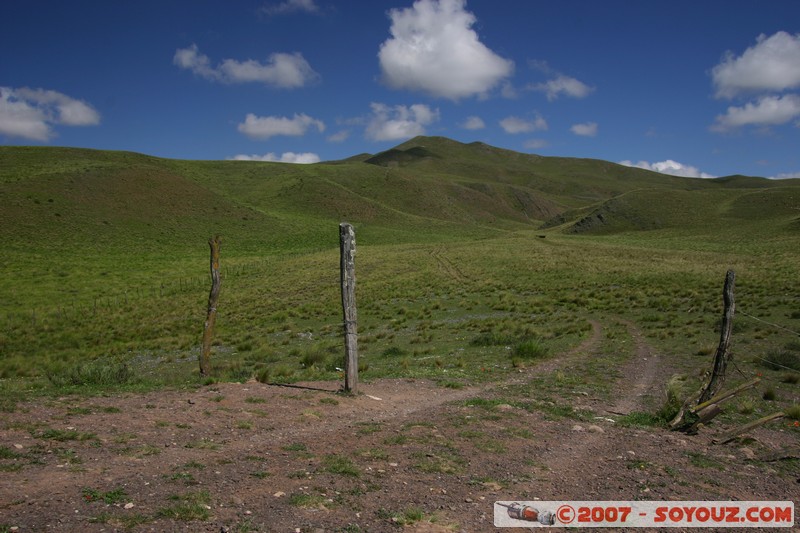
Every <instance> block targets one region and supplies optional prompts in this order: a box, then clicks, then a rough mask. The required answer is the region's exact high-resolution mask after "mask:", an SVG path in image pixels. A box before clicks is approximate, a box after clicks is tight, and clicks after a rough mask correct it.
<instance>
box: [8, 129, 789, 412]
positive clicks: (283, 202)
mask: <svg viewBox="0 0 800 533" xmlns="http://www.w3.org/2000/svg"><path fill="white" fill-rule="evenodd" d="M445 141H446V140H441V139H422V140H418V141H417V142H418V143H423V144H425V150H412V151H411V152H410V155H409V154H401V156H402V157H401V156H398V155H397V154H391V153H389V154H388V155H384V156H383V158H382V159H380V160H379V161H377V162H378V163H381V164H384V165H386V166H381V165H378V164H369V163H364V162H361V161H345V162H339V163H332V164H319V165H310V166H302V165H281V164H271V163H250V162H188V161H167V160H161V159H156V158H150V157H147V156H141V155H138V154H128V153H114V152H91V151H82V150H69V149H35V148H30V149H25V148H9V147H2V148H0V156H2V157H0V202H1V203H0V205H2V209H0V237H1V238H2V240H3V242H4V245H5V246H4V252H5V253H4V260H5V261H4V263H5V265H4V270H3V276H2V277H0V394H2V396H3V398H6V399H9V398H11V399H13V398H17V397H20V395H21V394H26V393H36V392H45V393H47V392H51V391H58V392H64V391H75V392H81V391H85V392H89V393H94V392H97V391H99V390H141V389H149V388H154V387H163V386H170V387H173V386H196V385H198V384H199V383H201V380H200V378H199V377H198V367H197V357H198V354H199V348H200V346H199V345H200V339H201V335H202V329H203V321H204V319H205V313H206V301H207V297H208V290H209V284H210V278H209V275H208V261H209V260H208V245H207V240H208V238H209V237H211V236H212V235H215V234H219V235H221V236H222V239H223V244H222V252H221V265H222V272H223V285H222V292H221V297H220V302H219V307H218V309H219V314H218V322H217V330H216V334H215V346H214V350H213V353H212V362H213V365H214V369H215V373H216V376H215V378H214V379H219V380H237V381H241V380H247V379H250V378H256V379H258V380H260V381H264V382H297V381H305V380H340V379H342V377H341V371H340V370H338V369H340V368H342V367H343V353H344V350H343V346H342V344H343V343H342V338H341V333H342V325H341V320H342V319H341V304H340V292H339V270H338V268H339V252H338V223H339V222H340V221H348V222H351V223H353V224H354V226H355V228H356V239H357V254H356V277H357V288H356V296H357V301H358V313H359V322H358V328H359V350H360V355H361V378H362V379H364V380H374V379H378V378H384V377H404V378H427V379H432V380H435V381H437V382H438V383H440V384H441V385H442V386H444V387H453V388H461V387H465V386H469V385H474V384H478V383H483V382H486V381H499V380H503V379H504V378H505V377H507V376H509V375H510V374H512V373H514V372H516V371H517V370H518V369H519V368H521V367H526V366H529V365H533V364H535V363H536V362H537V361H538V360H541V359H545V358H557V357H559V356H560V355H562V354H564V353H566V352H568V351H569V350H570V349H572V348H574V347H576V346H578V345H579V344H580V343H581V342H582V341H584V340H586V339H587V338H589V336H590V335H591V330H592V328H591V324H590V321H595V322H598V323H600V324H601V325H602V326H603V331H604V333H603V334H604V341H603V342H604V343H603V348H602V350H603V356H604V358H603V360H601V361H587V364H586V365H585V366H584V367H583V368H582V369H580V370H576V372H577V375H578V376H579V378H578V379H581V380H583V381H584V382H586V383H591V384H592V386H593V387H595V388H596V389H597V390H598V391H602V388H603V379H602V377H601V376H602V375H605V374H613V365H616V364H618V363H620V362H622V361H624V360H625V359H626V358H627V357H629V356H630V355H631V354H630V350H629V348H630V345H631V342H630V338H628V333H627V332H626V328H624V327H622V326H620V324H623V323H624V322H625V321H628V322H631V323H633V324H635V325H636V326H637V327H638V328H640V329H641V330H642V332H643V333H644V335H645V337H646V340H647V342H648V343H650V344H651V345H652V346H653V348H654V349H655V350H658V351H659V352H660V353H662V354H664V355H665V357H666V358H668V361H669V365H668V366H669V368H670V369H671V371H674V372H675V373H676V374H678V375H679V376H681V378H680V379H681V380H683V381H682V382H683V383H684V385H685V387H687V388H691V385H692V383H695V382H696V381H697V379H698V372H699V370H700V369H701V368H703V367H704V365H707V364H708V360H709V357H710V354H711V353H713V348H714V347H715V345H716V342H717V340H718V334H719V333H718V329H717V328H718V323H719V319H720V316H721V313H722V298H721V291H722V284H723V281H724V277H725V272H726V271H727V270H728V269H734V270H735V271H736V274H737V284H736V298H737V306H738V307H737V309H738V310H739V311H740V313H739V314H737V317H736V326H735V328H734V338H733V343H734V350H735V356H736V361H737V365H738V366H739V369H740V370H741V371H742V373H743V374H748V375H750V374H754V373H761V374H762V375H763V376H764V377H765V379H766V378H769V379H770V380H772V381H771V383H772V382H774V385H773V386H774V387H775V388H776V390H775V393H776V396H777V400H776V401H778V402H780V401H784V402H791V401H796V398H797V394H798V393H797V382H796V381H795V382H794V383H792V380H791V375H792V373H793V372H797V371H800V368H797V369H795V370H792V366H793V365H794V364H795V361H796V360H800V348H798V344H797V341H798V337H797V332H798V331H800V290H798V277H799V276H798V275H799V274H800V246H798V244H800V238H798V237H799V236H800V233H798V232H800V222H798V221H800V213H798V212H797V210H798V207H799V206H800V194H799V193H800V187H798V186H797V184H796V183H794V182H786V183H782V184H775V183H765V182H764V181H765V180H755V179H753V178H743V177H737V178H731V179H729V180H719V181H718V180H712V181H704V180H683V179H679V178H666V177H663V176H656V175H653V174H652V173H648V172H646V171H642V170H640V169H627V168H624V167H618V166H617V165H613V164H611V163H605V162H596V161H591V160H566V159H563V158H538V159H536V156H527V155H524V154H514V153H513V152H506V151H502V150H498V149H494V148H491V147H486V146H485V145H474V146H473V145H460V144H459V143H454V144H451V143H452V141H447V142H445ZM409 148H413V147H410V146H406V145H401V147H399V149H400V152H402V151H404V150H405V151H408V150H409ZM448 162H449V163H448ZM659 180H660V181H659ZM598 214H599V215H602V220H601V219H600V218H598V217H597V215H598ZM582 220H588V221H589V222H586V223H583V224H581V221H582ZM598 221H600V222H598ZM782 328H783V329H782ZM763 359H768V360H772V359H776V360H780V361H782V362H781V363H779V364H778V365H777V366H774V365H773V366H772V367H770V366H769V365H768V364H766V363H764V361H763ZM604 361H605V363H604ZM669 377H670V376H665V385H666V381H667V380H668V379H669ZM564 379H565V380H567V381H569V379H572V378H571V377H570V376H564ZM757 401H758V403H757V404H756V405H755V407H754V409H755V410H759V409H767V407H769V405H770V404H765V403H764V402H767V401H771V400H762V399H760V398H758V399H757ZM745 407H747V406H745ZM744 410H747V409H744Z"/></svg>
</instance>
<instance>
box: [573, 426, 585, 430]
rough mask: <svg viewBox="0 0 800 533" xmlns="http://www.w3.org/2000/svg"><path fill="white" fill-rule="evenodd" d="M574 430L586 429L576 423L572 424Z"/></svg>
mask: <svg viewBox="0 0 800 533" xmlns="http://www.w3.org/2000/svg"><path fill="white" fill-rule="evenodd" d="M572 431H584V429H583V426H580V425H578V424H575V425H574V426H572Z"/></svg>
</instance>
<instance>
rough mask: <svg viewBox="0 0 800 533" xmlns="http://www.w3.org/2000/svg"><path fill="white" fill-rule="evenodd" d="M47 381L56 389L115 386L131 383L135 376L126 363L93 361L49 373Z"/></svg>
mask: <svg viewBox="0 0 800 533" xmlns="http://www.w3.org/2000/svg"><path fill="white" fill-rule="evenodd" d="M47 379H48V380H49V381H50V383H52V384H53V385H55V386H56V387H66V386H91V385H94V386H114V385H125V384H128V383H131V382H133V381H134V379H135V375H134V373H133V371H132V370H131V368H130V367H129V366H128V365H127V364H125V363H106V362H102V361H92V362H89V363H83V364H79V365H75V366H73V367H72V368H69V369H67V370H65V371H64V372H59V373H48V375H47Z"/></svg>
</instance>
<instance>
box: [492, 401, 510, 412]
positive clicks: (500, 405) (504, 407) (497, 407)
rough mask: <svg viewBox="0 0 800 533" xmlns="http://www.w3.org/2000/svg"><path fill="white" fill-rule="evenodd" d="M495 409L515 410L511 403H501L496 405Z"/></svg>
mask: <svg viewBox="0 0 800 533" xmlns="http://www.w3.org/2000/svg"><path fill="white" fill-rule="evenodd" d="M495 409H497V410H498V411H513V410H514V406H513V405H509V404H507V403H501V404H499V405H496V406H495Z"/></svg>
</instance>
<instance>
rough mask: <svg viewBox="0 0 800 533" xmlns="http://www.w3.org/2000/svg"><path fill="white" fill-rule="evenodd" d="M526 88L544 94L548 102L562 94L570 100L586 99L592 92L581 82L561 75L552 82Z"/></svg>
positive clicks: (591, 89)
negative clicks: (569, 97)
mask: <svg viewBox="0 0 800 533" xmlns="http://www.w3.org/2000/svg"><path fill="white" fill-rule="evenodd" d="M528 88H529V89H532V90H534V91H541V92H543V93H545V95H547V99H548V100H550V101H553V100H555V99H557V98H558V97H559V96H561V95H562V94H563V95H565V96H571V97H572V98H586V97H587V96H589V94H590V93H591V92H592V91H594V88H593V87H589V86H588V85H586V84H585V83H583V82H582V81H579V80H577V79H575V78H571V77H570V76H565V75H563V74H559V75H558V76H556V77H555V78H553V79H552V80H548V81H546V82H544V83H538V84H535V85H529V86H528Z"/></svg>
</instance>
